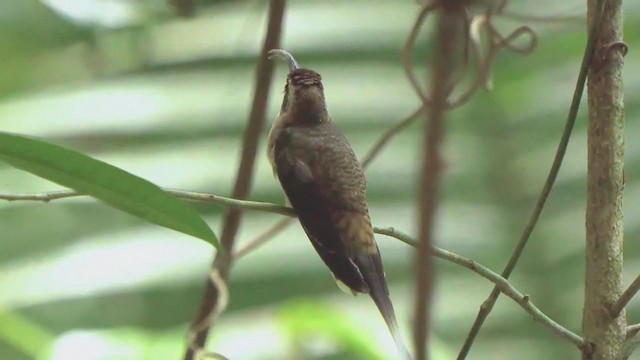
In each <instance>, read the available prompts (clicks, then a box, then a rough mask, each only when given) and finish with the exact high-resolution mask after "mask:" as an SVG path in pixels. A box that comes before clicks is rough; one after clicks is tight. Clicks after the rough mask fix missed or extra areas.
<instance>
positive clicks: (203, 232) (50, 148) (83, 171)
mask: <svg viewBox="0 0 640 360" xmlns="http://www.w3.org/2000/svg"><path fill="white" fill-rule="evenodd" d="M0 160H2V161H4V162H6V163H8V164H9V165H11V166H13V167H15V168H18V169H21V170H25V171H27V172H30V173H32V174H34V175H37V176H39V177H42V178H44V179H47V180H49V181H52V182H55V183H57V184H60V185H62V186H65V187H68V188H71V189H73V190H75V191H77V192H79V193H82V194H85V195H89V196H92V197H94V198H96V199H98V200H101V201H102V202H104V203H106V204H108V205H110V206H111V207H114V208H116V209H119V210H121V211H124V212H127V213H129V214H131V215H134V216H136V217H139V218H141V219H144V220H146V221H149V222H152V223H154V224H157V225H160V226H163V227H166V228H169V229H172V230H175V231H178V232H181V233H184V234H187V235H191V236H194V237H197V238H199V239H202V240H205V241H207V242H208V243H210V244H212V245H213V246H214V247H216V248H217V249H220V244H219V242H218V239H217V238H216V236H215V234H214V233H213V231H212V230H211V228H209V226H208V225H207V224H206V223H205V222H204V220H203V219H202V218H201V217H200V215H199V214H198V213H197V212H196V211H195V210H194V209H193V208H191V207H190V206H188V205H187V204H185V203H184V202H182V201H181V200H179V199H177V198H175V197H174V196H172V195H170V194H168V193H166V192H164V191H163V190H162V189H160V188H159V187H158V186H156V185H155V184H153V183H151V182H149V181H147V180H145V179H143V178H140V177H138V176H136V175H133V174H131V173H128V172H126V171H125V170H122V169H120V168H118V167H115V166H113V165H110V164H107V163H105V162H103V161H100V160H97V159H94V158H91V157H89V156H87V155H84V154H82V153H79V152H77V151H74V150H70V149H67V148H64V147H61V146H58V145H54V144H51V143H47V142H44V141H42V140H38V139H34V138H30V137H27V136H23V135H18V134H12V133H7V132H0Z"/></svg>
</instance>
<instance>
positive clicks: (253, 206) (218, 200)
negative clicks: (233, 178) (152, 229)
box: [0, 188, 293, 216]
mask: <svg viewBox="0 0 640 360" xmlns="http://www.w3.org/2000/svg"><path fill="white" fill-rule="evenodd" d="M162 190H164V191H165V192H167V193H169V194H171V195H173V196H175V197H177V198H179V199H183V200H189V201H196V202H204V203H212V204H220V205H226V206H229V207H232V208H233V207H238V208H242V209H244V210H257V211H266V212H270V213H274V214H280V215H286V216H291V214H293V210H292V209H291V208H290V207H287V206H283V205H277V204H270V203H264V202H258V201H249V200H238V199H233V198H228V197H224V196H220V195H214V194H210V193H204V192H197V191H186V190H178V189H171V188H162ZM80 196H85V195H84V194H80V193H77V192H75V191H73V190H62V191H50V192H42V193H31V194H4V193H0V200H6V201H42V202H50V201H54V200H60V199H68V198H73V197H80Z"/></svg>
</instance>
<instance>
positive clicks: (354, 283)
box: [274, 130, 411, 359]
mask: <svg viewBox="0 0 640 360" xmlns="http://www.w3.org/2000/svg"><path fill="white" fill-rule="evenodd" d="M326 141H334V142H335V141H344V144H343V145H344V147H342V148H338V149H337V150H336V148H335V147H333V148H331V147H330V148H327V147H324V148H323V147H322V144H323V142H326ZM314 142H315V143H314ZM344 150H347V151H344ZM274 160H275V161H274V165H275V168H276V174H277V176H278V179H279V180H280V184H281V185H282V188H283V189H284V191H285V194H286V195H287V198H288V199H289V202H290V203H291V206H293V209H294V210H295V211H296V214H297V215H298V219H299V220H300V224H302V227H303V229H304V231H305V232H306V233H307V236H308V237H309V239H310V240H311V243H312V244H313V246H314V248H315V249H316V251H317V252H318V254H319V255H320V257H321V258H322V260H323V261H324V263H325V264H326V265H327V266H328V267H329V269H330V270H331V272H332V273H333V275H334V277H335V278H336V280H338V281H340V282H342V283H344V284H345V285H347V286H348V287H349V288H350V289H351V290H352V291H353V292H360V293H369V295H370V296H371V298H372V299H373V301H374V302H375V304H376V306H377V307H378V309H379V310H380V313H381V314H382V317H383V318H384V321H385V323H386V324H387V326H388V327H389V330H390V332H391V334H392V336H393V338H394V341H395V343H396V346H397V347H398V350H399V351H400V352H401V354H403V356H404V358H405V359H411V357H410V355H409V352H408V351H407V348H406V346H405V344H404V342H403V341H402V338H401V336H400V332H399V330H398V323H397V321H396V316H395V312H394V309H393V305H392V303H391V299H390V298H389V289H388V288H387V282H386V279H385V275H384V270H383V267H382V260H381V258H380V252H379V250H378V246H377V245H376V243H375V240H374V239H373V228H372V226H371V220H370V218H369V214H368V210H367V205H366V199H365V197H366V196H365V190H364V187H365V184H364V175H363V174H362V169H361V168H360V166H359V164H358V162H357V158H356V157H355V155H354V154H353V152H352V151H351V148H350V147H349V145H348V144H347V143H346V139H344V138H343V137H342V136H341V135H339V134H334V136H332V137H331V138H330V139H327V138H326V137H323V138H321V139H317V138H315V139H314V138H313V137H306V138H305V134H304V132H297V133H294V132H292V131H287V130H283V133H282V134H281V135H280V136H279V138H278V141H276V144H275V147H274Z"/></svg>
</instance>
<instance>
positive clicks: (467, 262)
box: [374, 227, 584, 348]
mask: <svg viewBox="0 0 640 360" xmlns="http://www.w3.org/2000/svg"><path fill="white" fill-rule="evenodd" d="M374 231H375V232H376V233H377V234H381V235H387V236H391V237H394V238H396V239H398V240H400V241H402V242H404V243H405V244H408V245H411V246H413V247H417V246H418V242H417V241H416V240H415V239H413V238H411V237H410V236H408V235H406V234H403V233H401V232H399V231H397V230H395V229H394V228H380V227H375V229H374ZM431 254H432V255H433V256H435V257H437V258H439V259H442V260H445V261H448V262H451V263H454V264H456V265H459V266H462V267H464V268H467V269H469V270H471V271H473V272H475V273H476V274H478V275H480V276H482V277H483V278H485V279H487V280H489V281H491V282H492V283H494V284H495V285H496V287H497V288H498V289H499V290H500V291H501V292H502V293H504V294H505V295H506V296H508V297H509V298H511V299H513V300H514V301H515V302H516V303H517V304H518V305H520V307H522V308H523V309H524V310H525V311H526V312H527V313H529V315H531V317H532V318H533V320H535V321H537V322H539V323H541V324H542V325H544V326H545V327H546V328H547V329H549V330H551V331H552V332H553V333H554V334H556V335H558V336H559V337H561V338H563V339H565V340H568V341H569V342H571V343H573V344H574V345H576V346H577V347H578V348H580V347H582V346H583V344H584V341H583V339H582V338H581V337H580V336H578V335H576V334H575V333H573V332H571V331H570V330H568V329H565V328H564V327H562V325H560V324H558V323H556V322H555V321H553V320H552V319H551V318H549V317H548V316H547V315H545V314H544V313H543V312H542V311H540V309H538V308H537V307H536V306H535V305H533V303H531V300H530V299H529V296H528V295H524V294H522V293H520V292H519V291H518V290H516V289H515V288H514V287H513V286H511V284H510V283H509V281H508V280H507V279H505V278H503V277H502V276H500V275H498V274H496V273H495V272H493V271H491V270H489V269H488V268H486V267H484V266H482V265H480V264H478V263H477V262H475V261H473V260H471V259H468V258H465V257H463V256H460V255H457V254H454V253H452V252H450V251H447V250H444V249H440V248H438V247H436V246H434V247H432V250H431Z"/></svg>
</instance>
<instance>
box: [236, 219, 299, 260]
mask: <svg viewBox="0 0 640 360" xmlns="http://www.w3.org/2000/svg"><path fill="white" fill-rule="evenodd" d="M287 209H288V210H289V213H288V214H285V213H280V214H282V215H287V216H295V212H294V211H293V209H291V208H287ZM294 220H295V218H284V219H281V220H280V221H278V222H277V223H275V224H274V225H273V226H272V227H270V228H269V231H266V232H264V233H262V234H260V236H258V237H257V238H255V240H253V241H251V242H249V243H247V244H246V245H245V246H243V247H242V248H240V249H238V251H236V252H235V253H234V254H233V260H234V261H237V260H238V259H240V258H242V257H244V256H246V255H247V254H249V253H250V252H252V251H253V250H255V249H257V248H258V247H260V246H262V245H264V244H265V243H266V242H267V241H269V240H270V239H272V238H273V237H274V236H275V235H276V234H277V233H279V232H280V231H282V230H283V229H284V228H286V227H287V226H289V224H290V223H291V222H293V221H294Z"/></svg>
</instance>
